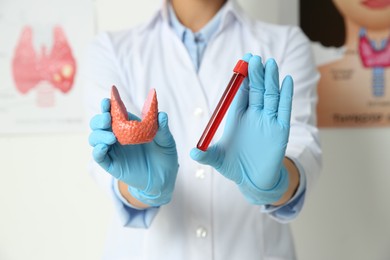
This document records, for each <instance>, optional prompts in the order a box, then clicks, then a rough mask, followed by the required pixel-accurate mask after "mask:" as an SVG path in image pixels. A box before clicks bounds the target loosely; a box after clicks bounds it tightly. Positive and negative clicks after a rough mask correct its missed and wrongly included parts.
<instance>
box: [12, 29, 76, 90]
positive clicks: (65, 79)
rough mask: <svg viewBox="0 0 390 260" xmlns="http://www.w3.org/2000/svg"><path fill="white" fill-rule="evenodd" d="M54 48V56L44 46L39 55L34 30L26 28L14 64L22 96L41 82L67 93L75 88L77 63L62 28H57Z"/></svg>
mask: <svg viewBox="0 0 390 260" xmlns="http://www.w3.org/2000/svg"><path fill="white" fill-rule="evenodd" d="M53 40H54V41H53V46H52V49H51V50H50V53H48V52H47V49H46V47H45V46H42V49H41V52H40V53H38V52H37V51H36V50H35V49H34V46H33V31H32V28H31V27H29V26H26V27H25V28H24V29H23V31H22V35H21V37H20V40H19V42H18V44H17V46H16V49H15V54H14V58H13V61H12V70H13V77H14V81H15V85H16V88H17V89H18V91H19V92H21V93H22V94H26V93H27V92H28V91H30V90H32V89H33V88H34V87H36V86H37V85H38V83H39V82H41V81H48V82H49V83H50V84H51V85H52V86H53V87H54V88H56V89H58V90H60V91H61V92H62V93H67V92H69V91H70V89H71V88H72V86H73V82H74V78H75V72H76V61H75V59H74V57H73V55H72V51H71V48H70V46H69V43H68V41H67V40H66V37H65V34H64V32H63V30H62V29H61V27H55V28H54V29H53Z"/></svg>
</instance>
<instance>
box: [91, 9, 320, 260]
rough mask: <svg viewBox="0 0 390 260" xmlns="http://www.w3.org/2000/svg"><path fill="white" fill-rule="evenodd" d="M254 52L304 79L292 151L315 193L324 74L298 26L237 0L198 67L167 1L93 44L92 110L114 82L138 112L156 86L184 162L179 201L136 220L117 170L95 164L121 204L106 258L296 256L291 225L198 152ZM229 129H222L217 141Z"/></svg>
mask: <svg viewBox="0 0 390 260" xmlns="http://www.w3.org/2000/svg"><path fill="white" fill-rule="evenodd" d="M247 52H251V53H253V54H257V55H260V56H261V57H262V58H263V59H264V60H265V59H267V58H271V57H272V58H274V59H275V60H276V61H277V63H278V65H279V68H280V76H281V77H284V76H286V75H287V74H290V75H292V77H293V78H294V81H295V94H294V103H293V115H292V124H291V135H290V141H289V144H288V147H287V156H288V157H290V158H291V159H293V160H294V161H295V162H296V163H297V164H298V165H299V167H300V168H301V170H302V171H303V172H304V173H305V174H306V184H307V187H306V196H307V193H308V191H309V190H310V189H311V187H312V185H313V182H314V180H315V179H316V178H317V175H318V174H319V170H320V163H321V159H320V158H321V157H320V154H321V150H320V148H319V144H318V137H317V134H318V133H317V129H316V128H315V127H314V124H315V105H316V87H315V86H316V83H317V80H318V73H317V71H316V70H315V66H314V62H313V60H312V56H311V54H310V47H309V43H308V41H307V39H306V37H305V36H304V35H303V34H302V32H301V31H300V30H299V29H298V28H295V27H287V26H276V25H270V24H266V23H262V22H259V21H254V20H251V19H250V18H248V16H246V15H245V14H244V13H243V12H242V10H241V9H240V8H239V7H238V6H237V5H236V3H235V2H234V1H228V3H227V6H226V8H225V13H224V14H223V16H222V20H221V27H220V29H219V30H218V32H217V33H216V35H215V36H214V37H213V38H212V39H211V40H210V42H209V43H208V46H207V48H206V50H205V53H204V57H203V60H202V63H201V66H200V68H199V72H198V73H197V72H196V70H195V69H194V65H193V64H192V61H191V59H190V56H189V54H188V52H187V50H186V48H185V47H184V45H183V44H182V42H181V41H180V39H178V37H177V35H176V34H175V33H174V31H173V30H172V29H171V28H170V26H169V24H168V17H167V10H166V4H164V6H163V8H162V10H160V11H159V12H157V13H156V15H155V16H154V17H153V18H152V19H151V21H149V22H148V23H147V24H145V25H143V26H140V27H137V28H134V29H131V30H127V31H122V32H117V33H102V34H100V35H99V36H98V37H97V38H96V40H95V41H94V43H93V44H92V45H91V46H90V48H89V51H88V55H87V59H86V60H87V66H86V70H85V79H86V89H87V100H86V102H87V107H88V112H89V116H92V115H94V114H98V113H100V101H101V99H102V98H104V97H109V95H110V89H111V86H112V85H116V86H117V87H118V90H119V93H120V94H121V96H122V98H123V100H124V103H125V105H126V107H127V109H128V111H131V112H133V113H136V114H139V113H140V110H141V108H142V105H143V102H144V100H145V98H146V96H147V93H148V91H149V89H150V88H155V89H156V91H157V96H158V101H159V110H160V111H165V112H167V113H168V116H169V126H170V129H171V132H172V134H173V136H174V138H175V140H176V144H177V150H178V154H179V164H180V168H179V173H178V177H177V181H176V187H175V191H174V194H173V198H172V201H171V203H169V204H168V205H165V206H162V207H161V208H160V209H159V210H154V211H151V212H149V213H148V214H146V216H144V219H142V221H144V222H145V225H146V226H148V225H149V224H150V226H149V227H147V228H133V227H131V223H132V222H131V218H130V216H129V214H128V212H127V211H126V210H125V206H124V205H123V203H121V202H120V200H118V198H117V197H116V196H115V195H114V193H113V189H112V183H111V180H112V179H111V177H110V175H109V174H107V173H105V172H104V171H103V170H102V169H101V168H100V167H99V166H98V165H97V164H95V163H92V165H91V173H92V175H93V176H94V178H96V180H97V181H98V183H100V184H101V185H102V186H103V187H105V189H106V190H107V192H109V194H111V197H112V198H113V201H114V205H115V208H116V209H117V214H116V216H115V217H114V219H113V223H112V225H111V227H110V231H109V234H108V240H107V246H106V249H105V256H104V259H110V260H117V259H118V260H119V259H137V260H138V259H145V260H163V259H169V260H208V259H210V260H211V259H214V260H227V259H233V260H234V259H237V260H239V259H240V260H241V259H245V260H251V259H266V260H276V259H278V260H282V259H283V260H286V259H295V253H294V246H293V241H292V236H291V232H290V228H289V225H288V224H283V223H280V222H282V221H281V220H278V219H277V218H276V219H275V217H272V216H270V214H268V213H263V212H261V210H260V207H259V206H255V205H250V204H249V203H248V202H247V201H246V200H245V199H244V197H243V195H242V194H241V193H240V191H239V190H238V188H237V186H236V184H235V183H233V182H232V181H230V180H228V179H226V178H224V177H223V176H222V175H221V174H219V173H218V172H216V171H214V170H213V169H212V168H210V167H206V166H202V165H199V164H198V163H196V162H195V161H193V160H191V158H190V157H189V151H190V150H191V148H193V147H194V146H195V145H196V143H197V141H198V139H199V137H200V135H201V134H202V132H203V129H204V127H205V126H206V124H207V122H208V120H209V118H210V116H211V113H212V111H213V109H214V107H215V106H216V104H217V102H218V100H219V98H220V96H221V94H222V93H223V90H224V88H225V87H226V85H227V83H228V81H229V79H230V76H231V75H232V69H233V67H234V65H235V63H236V61H237V60H238V59H240V58H241V57H242V56H243V55H244V54H245V53H247ZM221 128H222V129H223V125H222V126H221ZM221 134H222V131H218V133H217V135H216V136H215V138H214V140H218V138H219V137H220V136H221ZM138 220H139V219H138ZM148 222H150V223H148ZM99 228H101V227H99Z"/></svg>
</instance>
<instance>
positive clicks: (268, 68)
mask: <svg viewBox="0 0 390 260" xmlns="http://www.w3.org/2000/svg"><path fill="white" fill-rule="evenodd" d="M264 83H265V93H264V111H265V112H266V113H267V114H269V115H271V116H276V113H277V111H278V105H279V70H278V65H277V64H276V62H275V60H274V59H269V60H268V61H267V63H266V64H265V79H264Z"/></svg>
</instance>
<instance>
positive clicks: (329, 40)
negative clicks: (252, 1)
mask: <svg viewBox="0 0 390 260" xmlns="http://www.w3.org/2000/svg"><path fill="white" fill-rule="evenodd" d="M300 25H301V27H302V29H303V31H304V32H305V33H306V35H307V36H308V37H309V38H310V40H311V41H312V42H313V48H314V53H315V57H316V61H317V66H318V69H319V71H320V73H321V79H320V81H319V84H318V98H319V99H318V106H317V116H318V126H319V127H381V126H390V0H316V1H312V0H300Z"/></svg>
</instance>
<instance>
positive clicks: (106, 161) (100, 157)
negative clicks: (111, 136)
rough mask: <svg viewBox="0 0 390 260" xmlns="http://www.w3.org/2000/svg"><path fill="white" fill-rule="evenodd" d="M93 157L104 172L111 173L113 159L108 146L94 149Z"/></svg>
mask: <svg viewBox="0 0 390 260" xmlns="http://www.w3.org/2000/svg"><path fill="white" fill-rule="evenodd" d="M92 157H93V159H94V160H95V162H97V163H98V164H99V165H100V166H101V167H102V168H103V169H104V170H106V171H107V172H108V171H109V168H110V165H111V162H112V160H111V157H110V155H109V154H108V146H107V145H105V144H98V145H96V146H95V147H94V148H93V151H92Z"/></svg>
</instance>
